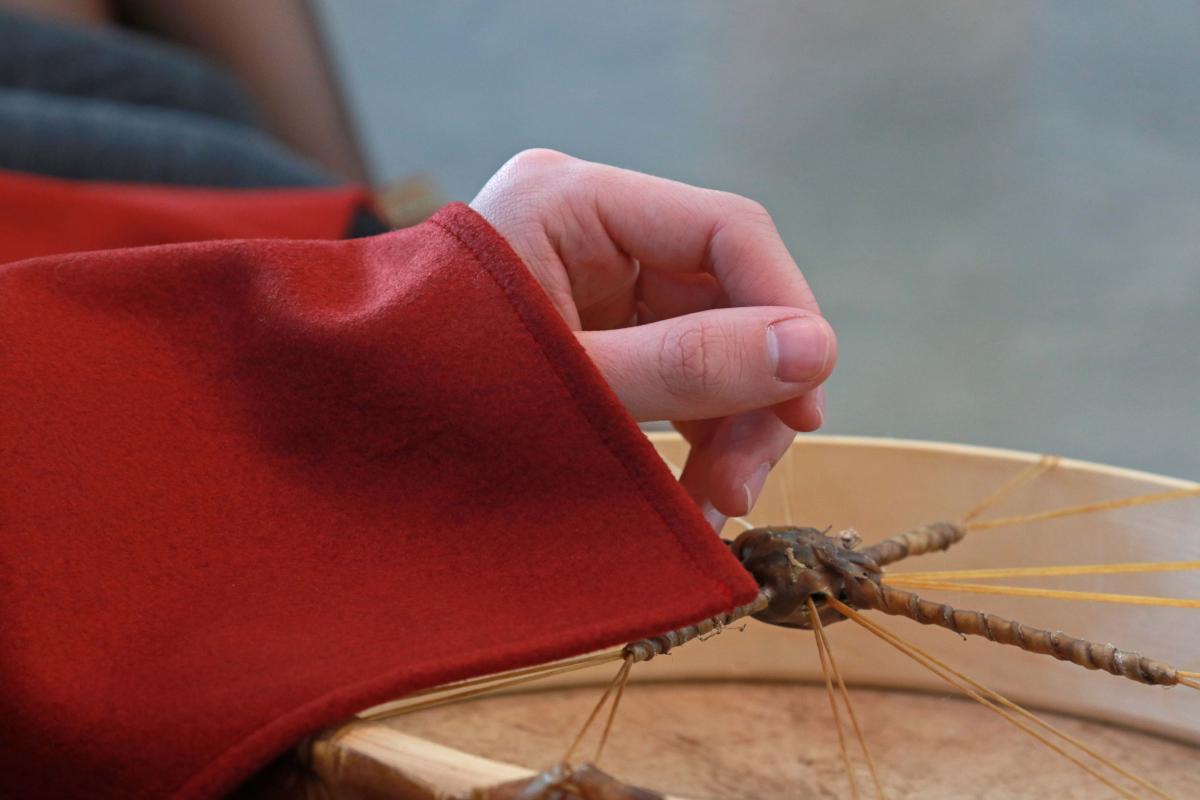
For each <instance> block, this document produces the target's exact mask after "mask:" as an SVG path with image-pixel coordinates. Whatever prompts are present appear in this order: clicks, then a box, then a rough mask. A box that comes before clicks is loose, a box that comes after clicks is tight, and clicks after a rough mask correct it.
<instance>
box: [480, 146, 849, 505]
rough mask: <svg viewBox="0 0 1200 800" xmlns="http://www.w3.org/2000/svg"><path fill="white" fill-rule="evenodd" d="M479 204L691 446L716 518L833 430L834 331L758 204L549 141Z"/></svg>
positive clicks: (638, 409)
mask: <svg viewBox="0 0 1200 800" xmlns="http://www.w3.org/2000/svg"><path fill="white" fill-rule="evenodd" d="M471 206H472V207H473V208H474V209H475V210H476V211H478V212H479V213H480V214H481V215H482V216H483V217H484V218H485V219H487V220H488V221H489V222H490V223H491V224H492V225H493V226H494V227H495V228H496V229H497V230H498V231H499V232H500V233H501V234H503V235H504V237H505V238H506V239H507V240H508V242H509V243H510V244H511V245H512V247H513V249H514V250H515V251H516V252H517V254H518V255H520V256H521V258H522V259H523V260H524V261H525V263H526V265H528V267H529V269H530V271H531V272H532V273H533V275H534V277H535V278H536V279H537V281H538V282H539V283H540V284H541V286H542V288H543V289H545V290H546V293H547V294H548V295H549V297H550V300H551V301H552V302H553V303H554V305H555V307H556V308H557V309H558V311H559V313H561V314H562V316H563V318H564V319H565V320H566V321H567V323H568V324H569V325H570V327H571V329H572V330H573V331H575V335H576V336H577V337H578V339H579V342H580V344H581V345H583V347H584V349H585V350H586V351H587V353H588V355H589V356H590V357H591V358H592V360H593V361H594V362H595V364H596V366H597V367H598V368H599V369H600V372H601V374H603V376H604V378H605V379H606V380H607V381H608V383H609V385H610V386H611V387H612V389H613V391H614V392H615V393H616V395H617V397H618V398H619V399H620V400H621V401H622V402H623V403H624V404H625V406H626V408H628V410H629V412H630V413H631V414H632V415H633V417H634V418H635V419H637V420H639V421H647V420H664V419H665V420H671V421H672V422H673V423H674V424H675V426H676V427H677V428H678V429H679V431H680V432H681V433H682V434H683V435H684V436H685V437H686V438H687V439H688V441H689V442H691V444H692V451H691V455H690V456H689V457H688V461H687V464H686V465H685V467H684V472H683V477H682V482H683V485H684V487H685V488H686V489H687V490H688V492H689V494H691V496H692V497H693V498H694V499H695V500H696V502H697V503H698V504H699V505H700V506H701V508H703V509H704V511H705V515H706V516H707V517H708V518H709V520H710V521H711V522H713V523H714V525H716V526H719V524H720V523H721V522H723V518H724V517H725V516H733V515H741V514H745V513H747V512H749V510H750V509H751V507H753V505H754V502H755V501H756V500H757V498H758V494H759V492H760V491H761V490H762V486H763V483H764V481H765V480H766V476H767V472H768V471H769V469H770V467H771V466H773V465H774V464H775V462H776V461H778V460H779V458H780V457H781V456H782V455H783V453H784V451H785V450H786V448H787V446H788V444H789V443H790V442H791V440H792V437H793V436H794V435H795V432H796V431H812V430H816V429H817V428H818V427H820V425H821V423H822V420H823V413H824V405H825V400H824V391H823V389H822V388H821V385H822V384H823V383H824V381H825V380H826V378H828V377H829V374H830V372H832V370H833V367H834V362H835V361H836V358H837V345H836V340H835V337H834V333H833V329H832V328H831V327H830V325H829V323H828V322H827V321H826V320H825V319H824V317H822V316H821V311H820V308H819V307H818V306H817V302H816V300H815V298H814V297H813V293H812V291H811V290H810V289H809V286H808V283H807V282H806V281H805V279H804V276H803V275H802V274H801V272H800V269H799V268H798V267H797V266H796V263H795V261H794V260H793V259H792V257H791V255H790V254H789V253H788V250H787V248H786V247H785V246H784V244H783V240H782V239H781V238H780V236H779V232H778V231H777V230H776V228H775V225H774V223H773V222H772V221H771V217H770V215H769V214H768V213H767V212H766V211H765V210H764V209H763V207H762V206H761V205H759V204H758V203H756V202H754V201H752V200H748V199H746V198H744V197H740V196H738V195H734V194H729V193H726V192H718V191H712V190H709V189H701V188H697V187H694V186H688V185H686V184H682V183H676V182H674V181H669V180H665V179H662V178H656V177H652V176H649V175H644V174H640V173H637V172H630V171H627V170H622V169H618V168H616V167H610V166H606V165H603V164H593V163H589V162H587V161H581V160H579V159H576V158H572V157H570V156H567V155H564V154H562V153H557V152H555V151H552V150H528V151H525V152H523V153H520V154H518V155H516V156H514V157H513V158H512V159H510V160H509V162H508V163H507V164H505V165H504V166H503V167H502V168H501V169H500V171H499V172H497V173H496V174H495V175H494V176H493V177H492V179H491V180H489V181H488V183H487V184H486V185H485V186H484V187H483V189H482V190H481V191H480V192H479V194H478V196H476V198H475V199H474V200H473V201H472V203H471Z"/></svg>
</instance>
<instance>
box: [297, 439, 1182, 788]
mask: <svg viewBox="0 0 1200 800" xmlns="http://www.w3.org/2000/svg"><path fill="white" fill-rule="evenodd" d="M647 435H648V438H649V439H650V441H651V442H652V443H653V444H654V445H655V446H656V448H658V450H659V451H660V452H664V451H665V454H666V455H667V457H669V458H671V459H672V461H675V462H676V463H680V462H679V461H678V460H679V459H681V458H682V456H683V455H684V454H685V453H686V447H687V445H686V443H685V442H684V441H683V439H682V437H680V436H679V435H678V434H675V433H670V432H651V433H648V434H647ZM789 453H790V454H792V455H793V457H794V456H796V455H800V454H807V455H812V454H818V453H821V454H824V457H826V460H829V458H828V457H830V456H832V458H833V460H837V459H842V460H843V461H845V460H846V459H849V461H850V462H860V464H859V465H860V466H861V467H862V468H863V471H864V473H869V474H870V480H872V481H879V480H881V477H880V473H879V470H877V469H875V466H876V465H875V464H874V463H873V462H875V461H879V460H886V459H893V460H895V459H910V460H918V461H920V460H922V459H924V462H923V463H924V467H922V468H921V469H916V470H914V475H913V479H914V480H915V481H919V479H920V478H921V477H922V476H923V475H924V474H925V473H928V474H931V475H935V476H936V475H940V474H945V475H951V476H955V477H956V478H959V479H960V483H961V482H963V481H964V480H965V482H966V483H968V484H972V486H971V488H970V489H969V491H977V493H978V494H979V495H980V496H982V495H984V494H986V493H987V491H988V490H990V489H992V488H994V486H995V485H996V478H997V476H1003V475H1005V474H1007V473H1008V472H1011V471H1013V470H1014V469H1020V468H1021V467H1022V466H1024V465H1026V464H1030V463H1034V462H1036V461H1037V460H1038V459H1040V458H1041V456H1042V454H1037V453H1029V452H1024V451H1019V450H1010V449H1003V448H994V447H983V446H975V445H965V444H953V443H943V442H933V441H910V440H904V439H894V438H879V437H853V436H804V437H798V438H797V440H796V441H795V442H794V443H793V445H792V448H791V450H790V451H789ZM911 457H917V458H916V459H911ZM796 469H797V470H798V471H801V472H803V470H804V467H797V468H796ZM839 469H840V470H843V471H845V470H846V466H845V464H844V463H843V464H841V465H840V466H837V465H835V467H834V471H837V470H839ZM883 469H884V470H885V471H886V470H889V469H890V470H892V471H893V472H895V471H897V470H896V469H895V467H894V465H893V466H892V467H887V466H885V467H884V468H883ZM922 470H924V472H922ZM974 471H978V472H980V473H986V474H981V476H980V477H979V478H978V480H976V479H975V478H974V477H968V478H966V479H962V476H963V475H964V474H968V473H973V472H974ZM850 472H853V469H851V470H850ZM778 473H779V470H777V471H776V473H773V475H778ZM1056 473H1057V475H1058V477H1059V480H1058V481H1057V484H1062V485H1061V486H1059V485H1056V481H1050V482H1048V484H1047V486H1046V487H1045V490H1044V491H1043V492H1042V494H1043V495H1048V496H1050V497H1052V498H1059V496H1060V495H1061V497H1062V498H1068V499H1054V500H1051V501H1050V502H1052V503H1054V504H1060V503H1061V504H1062V505H1069V504H1074V501H1073V500H1071V499H1069V498H1074V497H1075V496H1076V495H1080V493H1082V494H1083V495H1085V496H1086V494H1087V493H1088V492H1089V491H1090V490H1092V489H1093V488H1095V487H1094V486H1093V484H1095V485H1096V486H1099V487H1101V488H1102V489H1103V490H1104V491H1105V492H1107V493H1109V494H1110V495H1112V496H1120V495H1122V494H1136V493H1141V492H1146V491H1153V490H1154V489H1155V488H1159V489H1175V488H1190V487H1194V486H1197V485H1200V484H1197V483H1195V482H1192V481H1187V480H1182V479H1178V478H1170V477H1166V476H1162V475H1156V474H1154V473H1150V472H1144V471H1139V470H1132V469H1126V468H1121V467H1114V466H1110V465H1106V464H1099V463H1095V462H1089V461H1083V460H1078V459H1070V458H1062V459H1061V460H1060V462H1059V466H1058V467H1057V468H1056ZM847 474H849V472H847ZM804 477H805V478H808V477H810V476H809V475H804ZM904 477H906V476H903V475H901V476H898V477H897V476H896V475H890V474H889V475H883V478H882V479H883V481H884V482H885V483H886V482H887V480H889V479H890V480H901V479H903V478H904ZM975 484H978V485H977V486H976V485H975ZM795 488H796V487H783V491H785V492H790V491H792V490H793V489H795ZM824 488H828V487H824ZM874 488H876V489H882V491H883V494H884V495H885V496H887V492H889V491H892V493H893V494H895V493H896V492H895V487H894V486H892V487H890V488H889V486H883V487H880V486H875V487H874ZM814 491H818V492H819V491H820V489H817V490H814ZM914 491H916V492H917V493H918V494H920V493H924V494H926V495H929V496H930V497H933V496H934V495H936V493H937V487H918V489H915V490H914ZM779 494H780V491H779V487H778V486H776V488H775V490H774V492H773V493H772V489H771V487H770V485H769V486H768V490H766V491H764V494H763V497H762V499H761V500H760V508H762V507H764V506H767V507H768V509H771V508H773V509H776V510H774V511H772V510H767V511H765V512H763V513H765V514H768V515H770V514H778V511H777V509H778V508H779V503H780V497H779ZM901 494H902V493H901ZM978 499H980V498H979V497H960V498H954V500H955V502H956V503H960V504H961V503H968V504H969V503H970V502H973V501H975V500H978ZM1088 499H1096V498H1095V497H1090V498H1088ZM834 502H836V498H835V500H834ZM1039 502H1042V503H1046V502H1047V498H1046V496H1042V497H1040V498H1039ZM881 503H883V501H881ZM885 504H886V503H885ZM916 505H920V503H917V504H916ZM1193 505H1195V504H1193ZM1154 508H1155V510H1154V511H1150V512H1149V513H1150V515H1151V516H1152V517H1154V518H1155V519H1156V520H1157V519H1161V520H1162V522H1161V524H1162V525H1187V526H1190V527H1191V528H1192V529H1193V530H1195V529H1200V509H1195V510H1189V511H1182V512H1181V511H1180V510H1179V509H1178V508H1175V509H1170V510H1167V511H1165V512H1164V511H1162V510H1160V508H1159V507H1154ZM1162 508H1165V506H1164V507H1162ZM950 510H952V511H955V510H956V511H961V510H962V509H950ZM1010 510H1012V509H1011V506H1010ZM1017 510H1023V509H1017ZM813 513H814V515H816V516H820V515H821V514H822V513H825V512H823V511H819V510H818V511H814V512H813ZM822 519H824V517H822ZM755 521H758V522H759V523H760V524H761V523H763V522H766V519H761V518H758V515H757V514H756V515H755ZM794 521H798V522H802V521H799V520H794ZM923 521H929V520H923ZM1060 527H1064V526H1061V525H1060ZM1065 527H1066V528H1068V529H1070V530H1068V533H1070V534H1077V531H1076V530H1075V529H1078V531H1081V532H1082V533H1083V534H1084V535H1087V536H1091V535H1092V534H1093V533H1094V531H1093V529H1101V528H1105V526H1104V525H1101V524H1098V523H1093V522H1089V523H1087V524H1084V525H1076V524H1072V523H1067V525H1066V526H1065ZM1108 527H1110V528H1111V527H1112V526H1108ZM888 532H889V533H895V532H897V531H896V530H891V531H888ZM1106 532H1107V533H1109V534H1111V531H1106ZM1056 535H1062V534H1056ZM982 536H983V537H984V538H981V539H980V544H984V543H986V547H985V548H984V549H985V550H987V549H988V548H990V549H991V550H992V551H995V552H1003V547H1004V545H1005V542H1006V538H1005V537H998V536H995V535H992V534H983V535H982ZM1125 538H1129V539H1131V540H1134V541H1133V544H1134V545H1137V544H1138V543H1139V542H1142V541H1143V539H1144V536H1143V535H1142V534H1140V533H1138V532H1136V531H1134V532H1130V533H1129V534H1128V535H1127V536H1126V537H1125ZM1193 538H1197V537H1193ZM1161 544H1162V543H1161V542H1157V543H1156V546H1160V547H1161ZM1184 544H1186V545H1187V546H1192V547H1195V549H1196V550H1197V554H1196V555H1197V556H1200V541H1196V542H1193V543H1187V542H1184ZM998 545H999V549H997V546H998ZM1008 546H1009V547H1010V549H1011V548H1012V545H1008ZM1185 549H1186V548H1185ZM1196 588H1197V589H1200V582H1198V583H1197V586H1196ZM954 602H955V603H956V604H957V605H961V606H967V607H973V606H972V605H971V604H970V603H964V602H961V601H960V599H959V598H955V599H954ZM975 604H976V605H978V601H976V602H975ZM989 605H991V604H990V603H989ZM1012 605H1015V606H1017V607H1022V604H1021V602H1019V601H1017V602H1014V603H1012ZM1075 616H1077V617H1078V615H1077V614H1076V615H1075ZM1063 627H1064V628H1066V627H1067V626H1066V625H1065V624H1064V626H1063ZM1163 627H1164V628H1169V627H1170V623H1168V624H1166V625H1164V626H1163ZM838 632H839V633H841V632H842V629H841V628H839V629H838ZM1082 632H1083V633H1086V629H1085V630H1083V631H1082ZM748 633H750V632H748ZM752 633H753V634H754V635H753V636H743V635H737V636H733V635H725V636H722V637H720V638H719V639H718V640H716V641H714V642H711V643H705V644H702V645H689V648H688V654H689V656H695V657H694V658H688V659H686V660H684V659H682V658H676V659H656V660H655V661H654V662H650V663H649V664H645V665H639V669H638V670H635V675H634V678H633V679H634V680H635V681H638V682H642V681H645V682H663V681H668V682H674V681H686V682H691V681H693V680H715V681H722V680H724V681H732V680H740V679H751V680H755V679H757V680H765V681H780V680H783V681H790V682H801V683H811V682H812V681H813V680H815V673H812V672H811V670H810V671H809V672H808V673H803V672H802V673H801V674H799V675H798V674H797V673H796V672H795V671H794V670H793V669H791V668H788V669H781V668H780V667H779V665H778V664H777V663H774V662H773V661H772V660H771V659H767V660H766V661H755V659H754V658H750V659H745V655H746V653H747V652H748V651H750V650H756V651H757V650H762V651H763V652H768V651H770V650H771V649H772V648H773V647H776V646H778V644H777V643H778V642H780V641H782V640H781V639H780V638H779V635H780V634H781V633H782V634H783V636H785V637H786V636H788V635H794V634H795V632H791V631H779V630H778V629H768V628H766V626H755V630H754V631H753V632H752ZM904 633H905V635H906V636H907V635H909V634H910V633H912V631H911V630H910V629H909V628H905V629H904ZM927 633H928V632H924V631H918V632H917V635H914V636H913V638H914V640H921V641H923V639H922V638H921V635H923V634H927ZM976 644H978V643H976ZM982 644H983V645H984V646H986V647H997V646H996V645H991V644H990V643H986V642H985V643H982ZM839 646H840V645H839ZM738 651H741V652H740V653H739V652H738ZM1151 654H1152V655H1155V654H1153V653H1151ZM856 655H858V656H859V657H858V658H857V661H856ZM1197 655H1198V657H1200V653H1198V654H1197ZM1010 656H1011V654H1007V653H1002V654H999V656H998V660H1000V661H1006V660H1010ZM739 657H741V658H742V659H743V663H741V664H734V665H733V666H730V665H729V664H728V663H726V662H727V661H729V660H730V659H732V660H733V661H736V660H737V659H738V658H739ZM839 658H840V659H844V662H845V663H846V664H847V667H848V668H844V669H843V671H844V672H846V673H847V681H848V682H849V683H851V684H852V685H853V686H874V687H876V688H887V689H896V690H901V691H914V690H915V691H918V692H926V691H930V690H933V691H941V690H940V689H938V688H936V686H937V685H936V684H935V683H933V681H931V680H928V679H924V680H921V679H917V680H912V679H910V678H900V679H897V680H895V681H888V680H880V679H878V678H877V677H875V676H877V674H878V671H877V670H876V671H875V673H874V674H873V673H872V672H871V669H867V670H864V669H863V668H862V664H863V663H864V662H868V663H869V662H870V661H871V660H872V659H873V658H875V656H873V655H872V654H871V653H870V652H863V653H860V654H856V653H855V651H854V650H853V649H852V648H851V650H850V652H849V653H843V651H841V650H839ZM989 658H990V656H989ZM1035 658H1036V657H1035ZM993 660H995V659H993ZM1044 666H1045V671H1046V673H1047V674H1048V673H1054V672H1055V671H1056V670H1060V669H1061V668H1064V667H1066V668H1067V669H1068V670H1069V673H1068V674H1067V677H1066V681H1067V682H1068V683H1067V684H1064V682H1063V681H1062V680H1061V679H1059V680H1058V682H1057V684H1055V683H1054V681H1051V683H1050V685H1048V686H1047V687H1045V688H1044V690H1042V691H1041V692H1040V693H1039V692H1038V691H1033V690H1030V691H1025V690H1022V689H1020V688H1018V689H1017V690H1016V691H1013V690H1012V689H1011V688H1010V687H1004V686H1003V685H1000V686H995V685H994V683H995V682H994V681H992V680H990V679H989V678H988V677H986V676H984V682H985V683H989V685H994V688H998V689H1000V690H1001V691H1006V693H1008V694H1010V696H1012V697H1013V699H1014V700H1017V701H1018V702H1022V703H1024V704H1026V705H1028V706H1031V707H1036V708H1039V709H1044V710H1049V711H1054V712H1057V713H1064V714H1069V715H1072V716H1077V717H1081V718H1084V719H1089V720H1094V721H1099V722H1102V723H1107V724H1116V725H1119V726H1124V727H1130V728H1134V729H1139V730H1142V731H1145V732H1149V733H1152V734H1155V735H1159V736H1163V737H1165V738H1169V739H1175V740H1177V741H1184V742H1190V743H1196V742H1200V720H1193V721H1192V722H1191V724H1185V723H1180V722H1178V721H1171V720H1167V721H1166V722H1162V721H1160V720H1155V719H1153V718H1152V717H1150V716H1148V713H1151V712H1145V711H1143V710H1140V709H1137V708H1134V709H1133V710H1132V711H1131V710H1130V709H1129V708H1122V707H1120V706H1119V705H1114V706H1113V707H1106V706H1105V703H1106V701H1107V698H1108V696H1109V695H1108V693H1107V690H1108V688H1110V687H1109V686H1108V685H1105V684H1095V683H1094V682H1093V683H1090V684H1089V685H1090V686H1093V688H1094V691H1095V692H1096V693H1097V695H1098V696H1097V697H1094V698H1088V697H1086V696H1084V697H1082V698H1081V697H1080V696H1079V692H1078V691H1077V692H1076V695H1075V696H1074V698H1072V696H1071V695H1070V692H1066V693H1064V692H1063V691H1062V687H1063V686H1064V685H1070V683H1071V682H1087V681H1088V680H1090V679H1089V678H1087V677H1083V678H1077V676H1076V672H1077V671H1078V668H1076V667H1067V665H1061V664H1057V663H1050V664H1046V665H1044ZM1178 666H1181V667H1182V668H1185V669H1196V666H1195V665H1194V664H1192V663H1184V664H1179V665H1178ZM872 669H874V667H872ZM967 671H968V672H969V673H972V672H973V671H974V667H973V666H971V667H968V668H967ZM608 672H610V670H606V669H603V668H601V669H598V670H588V671H587V673H588V675H587V677H580V674H579V673H575V674H572V675H570V676H563V677H562V678H561V679H559V680H558V681H553V680H552V681H547V682H540V683H538V684H536V685H534V686H532V687H530V688H529V690H533V691H545V690H547V689H548V688H553V687H554V686H555V685H556V684H557V685H559V686H574V687H578V686H581V685H600V684H602V683H605V682H607V681H608V680H609V679H610V678H611V676H610V675H608ZM593 674H594V677H591V676H592V675H593ZM1085 675H1086V673H1085ZM1037 677H1038V679H1039V680H1041V679H1042V673H1039V674H1038V676H1037ZM588 678H591V679H590V680H589V679H588ZM1111 680H1116V679H1111ZM1113 687H1114V688H1117V689H1121V688H1122V687H1115V684H1114V685H1113ZM1035 688H1036V687H1035ZM1137 688H1139V689H1143V690H1144V689H1146V687H1137ZM517 691H520V690H517ZM1151 691H1153V690H1151ZM1099 695H1103V696H1099ZM1188 699H1190V698H1188ZM1183 705H1185V706H1189V707H1194V706H1192V704H1190V703H1184V704H1183ZM1192 716H1193V717H1194V716H1195V715H1192ZM309 757H310V764H311V766H312V769H313V771H314V772H316V773H317V774H318V775H320V776H322V777H323V778H324V779H326V780H333V781H335V782H336V781H338V780H341V779H344V778H345V776H344V775H342V776H341V778H339V777H338V767H337V764H338V763H341V765H342V767H345V766H347V765H348V764H349V763H350V762H351V761H357V762H359V763H362V762H364V761H365V762H369V763H370V764H372V765H373V766H374V767H375V768H376V769H381V770H382V771H383V772H384V773H391V774H393V775H394V776H395V778H396V779H397V781H398V783H397V788H399V787H400V786H401V785H405V786H410V785H411V781H412V780H413V779H416V780H419V781H420V782H421V783H423V784H425V785H428V786H431V787H433V788H435V789H436V790H437V791H440V792H445V793H466V792H468V791H469V790H470V789H473V788H479V787H483V786H488V785H493V784H496V783H501V782H504V781H509V780H513V779H516V778H520V777H524V776H528V775H531V774H533V771H532V770H529V769H526V768H522V767H518V766H515V765H512V764H506V763H503V762H500V761H494V760H491V759H487V758H482V757H479V756H476V755H472V754H470V753H466V752H463V751H461V750H456V749H455V748H452V747H448V746H445V745H441V744H437V743H434V742H430V741H428V740H426V739H422V738H419V737H416V736H412V735H410V734H405V733H402V732H401V731H398V730H396V729H394V728H391V727H389V726H387V725H386V724H382V723H379V722H374V721H363V720H359V721H351V722H348V723H346V724H344V725H342V726H341V727H339V728H336V729H333V730H331V731H329V732H327V733H325V734H323V735H321V736H320V737H318V739H316V740H315V741H314V742H313V743H312V747H311V749H310V750H309ZM674 800H683V798H674Z"/></svg>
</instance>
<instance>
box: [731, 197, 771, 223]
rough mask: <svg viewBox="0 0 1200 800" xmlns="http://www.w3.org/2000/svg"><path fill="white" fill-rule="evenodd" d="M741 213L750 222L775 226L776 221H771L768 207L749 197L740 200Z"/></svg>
mask: <svg viewBox="0 0 1200 800" xmlns="http://www.w3.org/2000/svg"><path fill="white" fill-rule="evenodd" d="M740 200H741V203H739V213H740V214H741V215H742V216H743V217H744V218H745V219H746V220H747V221H749V222H751V223H754V224H757V225H764V226H767V225H769V226H771V227H774V226H775V221H774V220H772V219H771V212H770V211H767V207H766V206H764V205H763V204H762V203H760V202H758V201H757V200H751V199H750V198H748V197H742V198H740Z"/></svg>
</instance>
